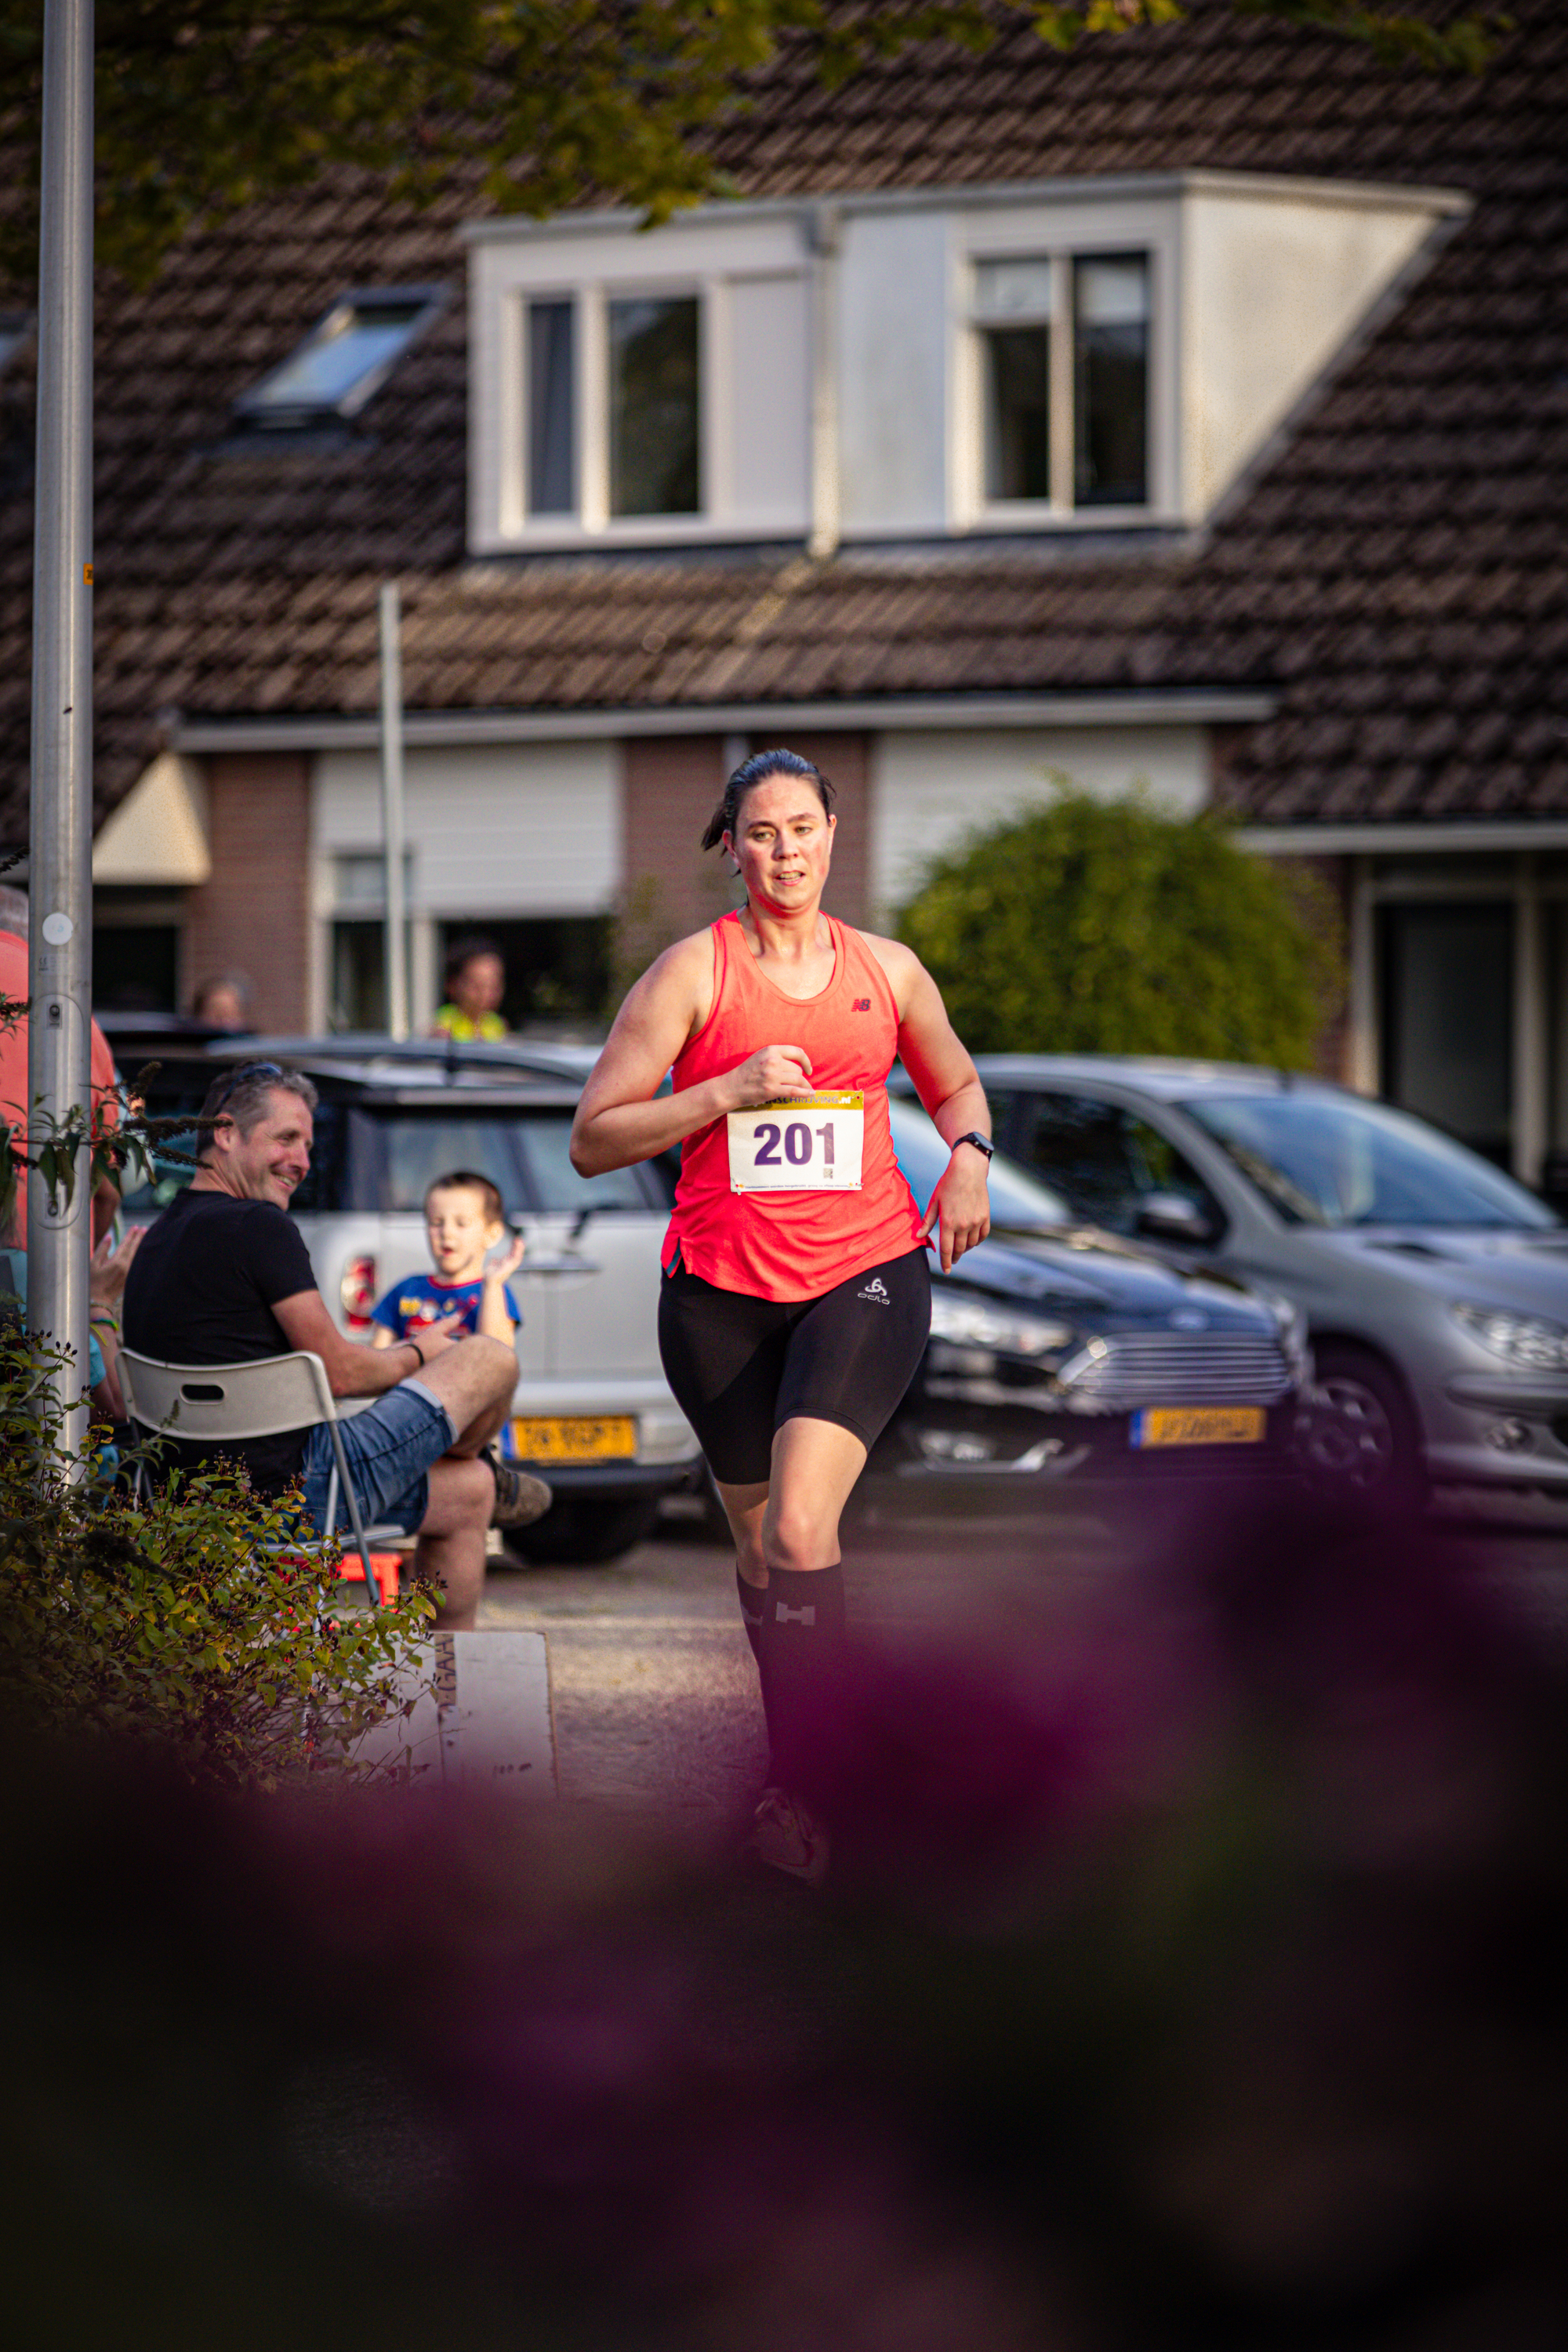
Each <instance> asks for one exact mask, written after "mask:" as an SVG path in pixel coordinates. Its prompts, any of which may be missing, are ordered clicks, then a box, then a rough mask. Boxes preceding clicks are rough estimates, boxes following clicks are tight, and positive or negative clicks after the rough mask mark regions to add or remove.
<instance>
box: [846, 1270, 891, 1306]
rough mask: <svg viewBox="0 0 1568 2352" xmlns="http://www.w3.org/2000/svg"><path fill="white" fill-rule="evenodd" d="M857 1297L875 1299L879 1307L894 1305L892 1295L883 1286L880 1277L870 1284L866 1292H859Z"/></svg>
mask: <svg viewBox="0 0 1568 2352" xmlns="http://www.w3.org/2000/svg"><path fill="white" fill-rule="evenodd" d="M855 1296H856V1297H857V1298H874V1299H875V1300H876V1302H877V1304H878V1306H879V1307H890V1306H891V1305H892V1303H893V1302H892V1298H891V1297H890V1295H889V1292H888V1291H887V1289H886V1288H885V1287H884V1286H883V1282H882V1278H881V1276H880V1275H878V1276H875V1278H874V1279H873V1280H872V1281H870V1282H868V1284H867V1285H866V1287H865V1289H864V1290H858V1291H857V1292H856V1293H855Z"/></svg>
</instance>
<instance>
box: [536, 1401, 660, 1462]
mask: <svg viewBox="0 0 1568 2352" xmlns="http://www.w3.org/2000/svg"><path fill="white" fill-rule="evenodd" d="M511 1445H512V1452H513V1454H514V1455H515V1456H516V1458H517V1460H518V1461H519V1462H615V1461H625V1460H627V1459H628V1458H629V1457H630V1456H631V1455H632V1454H635V1453H636V1452H637V1423H636V1422H635V1421H634V1420H633V1418H632V1416H631V1414H630V1413H629V1412H626V1413H620V1412H616V1413H606V1414H603V1415H595V1416H592V1417H591V1416H589V1415H587V1414H583V1415H579V1416H575V1417H573V1418H570V1419H567V1418H560V1419H557V1418H553V1417H552V1419H550V1420H538V1421H524V1420H521V1419H519V1420H516V1421H514V1422H513V1423H512V1425H511Z"/></svg>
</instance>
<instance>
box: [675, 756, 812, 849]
mask: <svg viewBox="0 0 1568 2352" xmlns="http://www.w3.org/2000/svg"><path fill="white" fill-rule="evenodd" d="M769 776H806V777H809V779H810V781H811V782H812V783H814V784H815V785H816V797H817V799H818V800H819V801H820V802H821V803H822V806H823V810H824V813H825V814H831V813H832V809H833V801H834V791H833V786H832V785H831V784H830V783H829V782H828V781H827V778H826V776H825V775H824V774H823V772H822V771H821V769H820V768H816V767H814V766H813V765H812V763H811V761H809V760H804V759H802V757H801V755H800V753H799V752H798V751H753V752H752V756H751V758H750V759H749V760H742V762H741V764H740V766H739V767H738V768H737V769H736V771H735V772H734V774H733V775H732V776H731V779H730V781H729V782H728V783H727V784H726V785H725V787H724V797H723V799H722V800H721V802H720V803H719V805H718V807H717V808H716V809H715V810H714V812H713V814H712V815H711V816H710V818H709V820H708V830H707V832H706V833H705V834H704V835H703V836H702V846H703V848H704V849H717V848H718V846H719V844H720V843H721V841H722V840H723V838H724V835H726V834H729V835H731V837H732V836H733V835H734V831H735V820H736V818H737V817H738V816H739V815H740V814H741V803H742V801H743V800H744V799H745V797H746V794H747V793H749V792H750V791H751V789H752V785H753V784H761V783H764V782H766V781H767V779H768V777H769Z"/></svg>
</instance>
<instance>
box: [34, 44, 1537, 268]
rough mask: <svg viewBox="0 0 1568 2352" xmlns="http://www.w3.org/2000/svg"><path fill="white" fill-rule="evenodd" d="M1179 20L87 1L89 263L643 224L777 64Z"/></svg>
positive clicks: (703, 190) (1425, 48) (713, 187)
mask: <svg viewBox="0 0 1568 2352" xmlns="http://www.w3.org/2000/svg"><path fill="white" fill-rule="evenodd" d="M1227 5H1229V6H1230V7H1231V8H1232V9H1233V11H1234V13H1235V14H1236V15H1237V16H1238V17H1244V16H1273V17H1277V18H1279V19H1281V20H1283V21H1284V22H1287V23H1290V24H1297V25H1300V26H1303V27H1306V28H1310V29H1312V30H1315V31H1319V32H1322V31H1328V32H1332V33H1335V34H1341V35H1343V36H1344V37H1347V38H1349V39H1352V40H1356V41H1360V42H1363V43H1365V44H1367V45H1369V46H1370V47H1372V48H1373V50H1374V51H1375V52H1376V54H1377V55H1378V56H1379V57H1381V58H1384V59H1385V60H1386V61H1388V62H1390V63H1400V62H1411V61H1414V62H1415V64H1417V65H1420V66H1424V67H1426V68H1433V69H1436V68H1445V69H1459V70H1466V71H1476V70H1478V69H1479V67H1480V66H1481V65H1482V64H1483V63H1484V62H1485V60H1486V58H1487V57H1488V55H1489V52H1490V48H1491V47H1492V46H1493V45H1494V43H1495V40H1496V37H1497V35H1498V32H1499V30H1500V27H1501V26H1503V24H1504V23H1505V22H1506V20H1505V19H1503V18H1501V17H1500V16H1498V15H1497V14H1496V12H1495V10H1493V9H1492V8H1490V7H1489V6H1485V5H1483V6H1481V7H1479V8H1478V9H1477V10H1474V11H1469V12H1465V13H1461V14H1458V15H1457V16H1455V15H1452V14H1451V13H1450V12H1447V11H1442V12H1439V13H1438V14H1437V15H1436V16H1429V15H1428V14H1427V13H1426V12H1424V11H1419V10H1417V11H1415V12H1413V11H1412V10H1410V9H1409V8H1407V7H1401V6H1398V5H1394V0H1227ZM1183 14H1184V11H1183V9H1182V7H1181V5H1180V0H984V5H983V4H982V0H947V5H938V0H889V5H877V6H875V7H860V6H853V7H849V6H844V5H835V0H623V5H606V4H605V0H402V5H399V0H332V5H330V6H328V7H325V8H321V7H316V6H313V5H310V0H100V5H99V7H98V12H97V26H98V33H97V38H98V92H97V103H98V132H97V151H98V251H99V257H100V260H102V261H103V262H104V263H105V264H107V265H109V266H110V267H111V268H115V269H117V270H119V271H120V272H121V273H122V274H123V275H124V276H126V277H127V278H130V279H131V280H132V282H135V283H145V282H146V281H147V280H149V279H150V278H152V277H153V275H154V274H155V273H156V271H157V268H158V267H159V265H160V263H161V262H162V260H163V257H164V255H165V254H166V253H167V252H168V250H169V248H170V247H171V246H172V245H174V243H175V242H176V241H177V240H178V238H179V237H180V236H182V235H183V234H184V231H185V230H186V229H187V228H188V227H189V226H192V225H193V224H194V223H195V222H196V221H197V220H202V219H212V218H216V217H219V216H221V215H223V214H225V213H226V212H229V211H232V210H234V209H235V208H236V207H237V206H239V205H244V204H247V203H248V202H250V201H251V200H252V199H253V198H255V197H257V196H259V195H262V194H267V193H269V192H273V191H278V190H283V189H288V188H291V187H301V186H304V185H307V184H310V182H311V181H313V180H315V179H317V178H318V177H319V176H320V175H321V173H323V172H324V171H326V170H327V169H329V168H330V167H331V166H332V165H333V164H352V165H357V166H359V167H361V168H363V169H366V170H369V171H372V172H374V173H379V174H382V175H384V178H385V180H386V182H387V186H388V193H389V194H390V195H391V196H393V197H394V198H404V199H412V200H415V201H429V200H430V199H431V198H433V197H434V196H436V195H437V194H439V193H441V192H442V191H443V190H449V189H451V188H452V187H453V186H454V185H458V186H459V187H461V188H463V189H464V190H466V191H471V192H472V194H473V195H474V196H476V197H479V198H482V199H483V200H484V201H485V202H487V203H489V204H490V205H495V206H496V207H498V208H500V210H503V211H509V212H511V211H516V212H524V213H530V214H532V215H537V216H541V217H542V216H544V215H548V214H551V213H553V212H557V211H560V210H561V209H562V208H563V206H566V205H572V204H574V203H579V202H581V201H582V199H583V198H584V195H585V194H588V193H589V192H591V191H596V192H598V193H599V194H603V195H605V196H607V197H612V198H614V199H616V200H617V201H619V202H621V203H624V204H627V205H636V206H637V207H639V208H640V209H641V210H642V211H643V212H644V213H645V214H646V215H647V219H648V220H649V222H650V223H652V222H657V221H659V220H662V219H665V218H667V217H668V215H669V214H670V213H671V212H672V211H674V210H675V209H676V208H677V207H679V206H680V205H689V204H694V203H697V202H698V201H700V199H701V198H703V197H705V196H710V195H713V194H721V193H722V192H723V188H724V180H723V176H722V173H721V171H720V170H719V167H718V165H717V163H715V161H714V159H713V157H712V155H711V153H710V152H709V151H708V148H707V146H706V144H705V138H706V134H707V133H708V132H709V131H710V130H711V129H712V128H713V126H714V125H715V124H716V123H717V122H718V121H720V119H721V117H723V116H725V115H726V114H732V113H733V112H734V111H735V110H738V109H741V108H743V107H744V106H746V105H747V104H748V103H750V102H752V98H753V97H754V93H755V89H756V80H757V77H758V76H759V75H760V74H761V73H762V72H763V70H764V69H765V68H768V67H769V66H771V65H773V63H774V62H775V61H776V60H777V59H778V58H780V57H781V55H782V54H783V53H784V50H785V48H786V46H787V47H789V48H790V49H791V50H792V52H793V53H795V54H797V55H804V56H805V58H808V59H809V60H810V61H811V63H812V64H813V66H814V67H815V69H816V71H817V72H818V73H819V74H820V76H821V77H822V79H824V81H825V82H826V83H827V84H828V85H829V86H837V85H838V84H840V83H842V82H844V81H845V80H847V79H848V78H849V77H850V76H851V75H853V74H855V73H857V72H858V71H860V70H862V69H863V68H866V67H867V66H868V65H870V64H872V63H874V62H876V61H877V60H879V59H883V58H889V57H893V56H896V55H897V54H898V53H899V52H900V51H901V50H902V49H904V48H906V47H909V46H910V44H911V43H913V42H920V41H947V42H950V43H952V44H954V45H956V46H958V47H962V48H964V49H967V50H969V51H972V52H980V51H984V49H985V48H987V47H989V46H990V45H991V44H992V43H993V42H994V41H995V40H996V39H997V38H998V37H1000V35H1001V34H1002V33H1003V32H1004V31H1005V30H1008V29H1011V28H1012V27H1013V26H1016V25H1017V24H1019V23H1023V24H1026V25H1029V26H1032V27H1033V29H1034V30H1035V31H1036V33H1037V34H1038V36H1039V37H1040V38H1041V39H1042V40H1044V41H1046V42H1048V43H1049V44H1050V45H1051V46H1052V47H1055V48H1058V49H1061V50H1067V49H1070V48H1072V47H1074V46H1075V45H1076V44H1077V43H1078V42H1079V40H1081V39H1082V38H1084V37H1086V36H1087V35H1095V34H1112V33H1120V34H1135V33H1136V32H1137V31H1138V30H1139V29H1140V28H1141V27H1144V26H1152V25H1168V24H1173V23H1176V22H1179V21H1180V19H1181V17H1182V16H1183ZM43 21H44V8H43V0H0V141H3V142H4V144H5V149H6V151H7V153H8V156H9V159H10V162H11V166H12V169H11V172H10V173H9V174H8V176H9V178H10V180H11V184H12V188H13V190H14V191H15V194H14V195H13V197H12V200H11V202H10V204H9V205H8V206H7V207H5V208H4V210H3V211H0V270H3V271H4V272H5V275H6V276H7V277H9V278H11V279H12V280H13V281H14V282H15V283H16V284H18V285H23V284H26V283H29V282H30V281H31V279H32V277H33V275H34V273H35V271H36V268H37V184H38V135H39V126H40V121H41V114H42V104H41V93H42V67H43Z"/></svg>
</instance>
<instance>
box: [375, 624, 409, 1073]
mask: <svg viewBox="0 0 1568 2352" xmlns="http://www.w3.org/2000/svg"><path fill="white" fill-rule="evenodd" d="M403 842H404V822H403V606H402V600H401V598H400V597H399V595H398V592H397V583H396V581H395V580H388V581H386V582H385V583H384V584H383V587H382V591H381V855H382V870H383V875H384V882H385V961H384V971H385V974H386V1025H387V1028H388V1030H389V1031H390V1033H391V1034H392V1035H393V1036H394V1037H396V1038H399V1039H401V1038H404V1037H406V1036H407V1034H408V951H407V939H408V931H407V921H408V908H407V895H408V894H407V892H406V890H405V887H404V877H403Z"/></svg>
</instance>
